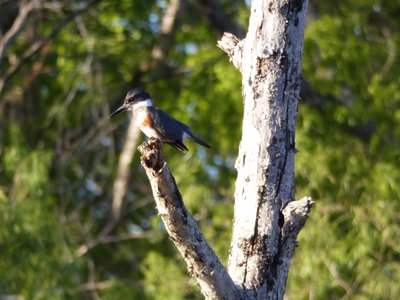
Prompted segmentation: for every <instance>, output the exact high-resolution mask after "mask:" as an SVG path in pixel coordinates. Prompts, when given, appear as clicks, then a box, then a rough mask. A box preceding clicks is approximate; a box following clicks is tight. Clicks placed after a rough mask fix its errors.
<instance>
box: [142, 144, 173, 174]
mask: <svg viewBox="0 0 400 300" xmlns="http://www.w3.org/2000/svg"><path fill="white" fill-rule="evenodd" d="M138 150H139V152H140V154H141V157H140V161H141V163H142V165H143V167H144V168H146V169H152V170H153V171H155V172H157V173H160V172H161V171H162V170H163V168H164V167H165V165H166V162H165V160H164V157H163V154H162V151H161V147H160V141H158V140H157V139H153V138H152V139H150V140H149V141H147V142H144V143H143V144H141V145H140V146H139V147H138Z"/></svg>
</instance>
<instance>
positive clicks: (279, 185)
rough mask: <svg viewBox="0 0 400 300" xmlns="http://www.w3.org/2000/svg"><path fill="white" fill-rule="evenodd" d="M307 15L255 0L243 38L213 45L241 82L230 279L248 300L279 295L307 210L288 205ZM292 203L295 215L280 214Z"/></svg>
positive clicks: (297, 6)
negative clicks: (226, 55)
mask: <svg viewBox="0 0 400 300" xmlns="http://www.w3.org/2000/svg"><path fill="white" fill-rule="evenodd" d="M306 11H307V0H304V1H302V0H296V1H284V0H277V1H267V0H254V1H252V6H251V17H250V22H249V31H248V33H247V35H246V38H245V39H244V40H242V41H239V40H238V39H237V38H236V37H234V36H232V35H225V36H224V37H223V38H222V40H221V41H220V42H219V43H218V45H219V47H220V48H222V49H223V50H224V51H225V52H227V53H228V55H229V56H230V59H231V61H232V63H233V64H234V66H235V67H237V68H238V69H239V70H240V71H241V73H242V76H243V80H242V88H243V96H244V117H243V130H242V132H243V135H242V140H241V143H240V148H239V155H238V158H237V161H236V168H237V170H238V177H237V181H236V191H235V216H234V218H235V221H234V229H233V237H232V243H231V254H230V258H229V274H230V275H231V276H232V278H233V280H234V281H235V283H236V284H238V285H240V286H241V287H243V288H245V289H246V290H247V291H248V292H249V293H250V294H251V295H250V296H251V297H252V298H253V297H254V298H258V299H281V298H282V297H283V293H284V290H285V283H286V279H287V275H288V270H289V265H290V264H289V262H290V258H291V256H292V254H293V250H294V246H293V245H294V243H295V240H296V237H297V233H298V232H299V231H300V229H301V227H302V226H303V225H304V222H305V219H306V218H307V213H308V211H309V209H310V206H311V205H312V201H311V200H310V199H306V200H303V201H299V202H291V201H293V200H294V155H295V152H296V149H295V129H296V114H297V105H298V100H299V89H300V83H301V58H302V51H303V35H304V26H305V19H306ZM292 203H295V205H296V206H299V207H298V209H295V210H293V211H292V213H290V214H288V213H284V212H285V210H284V208H285V207H292V205H293V204H292ZM289 205H290V206H289ZM295 219H296V220H297V219H299V220H298V221H296V222H294V220H295ZM287 224H291V225H290V226H289V225H287ZM288 226H289V228H292V230H291V231H292V234H288V232H286V230H287V227H288ZM293 233H296V234H293Z"/></svg>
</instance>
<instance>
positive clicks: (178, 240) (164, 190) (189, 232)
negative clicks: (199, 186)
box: [138, 139, 245, 299]
mask: <svg viewBox="0 0 400 300" xmlns="http://www.w3.org/2000/svg"><path fill="white" fill-rule="evenodd" d="M138 149H139V151H140V153H141V155H142V156H141V159H140V161H141V163H142V165H143V167H144V169H145V170H146V174H147V176H148V177H149V180H150V183H151V188H152V190H153V195H154V199H155V201H156V204H157V209H158V214H159V215H160V217H161V219H162V220H163V222H164V224H165V228H166V229H167V231H168V234H169V236H170V238H171V240H172V241H173V242H174V244H175V246H176V247H177V248H178V250H179V252H180V253H181V254H182V256H183V258H184V259H185V261H186V263H187V265H188V270H189V273H190V274H191V275H192V276H193V277H195V278H196V279H197V281H198V283H199V284H200V287H201V290H202V293H203V294H204V295H205V296H206V298H207V299H244V296H245V295H244V293H243V292H242V291H241V289H240V288H237V287H236V286H235V284H234V283H233V281H232V279H231V277H230V276H229V274H228V273H227V272H226V270H225V268H224V266H223V265H222V263H221V261H220V260H219V259H218V257H217V256H216V254H215V253H214V251H213V250H212V249H211V247H210V246H209V245H208V243H207V241H206V240H205V238H204V236H203V234H202V233H201V231H200V229H199V228H198V226H197V224H196V221H195V220H194V219H193V217H192V215H191V214H190V213H189V212H188V211H187V209H186V207H185V206H184V204H183V200H182V196H181V194H180V192H179V190H178V187H177V186H176V182H175V179H174V177H173V176H172V174H171V171H170V169H169V167H168V165H167V163H166V162H165V161H164V158H163V156H162V153H161V150H160V145H159V142H158V141H157V140H154V139H151V140H150V141H149V142H148V143H146V142H145V143H143V144H142V145H141V146H139V148H138Z"/></svg>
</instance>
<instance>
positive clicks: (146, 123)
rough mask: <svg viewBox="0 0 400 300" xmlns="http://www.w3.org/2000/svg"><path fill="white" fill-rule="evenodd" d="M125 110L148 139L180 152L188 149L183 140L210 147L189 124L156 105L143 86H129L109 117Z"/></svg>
mask: <svg viewBox="0 0 400 300" xmlns="http://www.w3.org/2000/svg"><path fill="white" fill-rule="evenodd" d="M127 110H128V111H132V113H133V117H134V119H135V122H136V124H137V125H138V126H139V128H140V130H141V131H142V132H143V133H144V134H145V135H146V136H147V137H149V138H150V139H151V138H155V139H158V140H159V141H161V142H162V143H167V144H169V145H171V146H172V147H174V148H175V149H177V150H179V151H180V152H182V153H186V152H187V151H189V149H188V148H187V147H186V145H185V144H184V143H183V142H184V141H185V140H192V141H194V142H196V143H197V144H199V145H202V146H204V147H206V148H210V145H209V144H207V143H206V142H205V141H203V140H202V139H200V138H199V137H197V136H195V135H194V134H193V133H192V131H191V130H190V127H189V126H187V125H186V124H184V123H182V122H180V121H178V120H177V119H175V118H173V117H172V116H170V115H169V114H168V113H166V112H165V111H163V110H161V109H159V108H158V107H156V106H155V105H154V102H153V99H152V98H151V97H150V94H149V93H148V92H146V90H144V89H143V88H131V89H130V90H129V91H128V93H127V94H126V97H125V100H124V104H122V105H121V106H120V107H119V108H117V109H116V110H115V111H114V112H113V113H111V114H110V116H109V118H111V117H114V116H115V115H117V114H119V113H121V112H123V111H127Z"/></svg>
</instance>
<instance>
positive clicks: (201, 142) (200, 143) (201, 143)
mask: <svg viewBox="0 0 400 300" xmlns="http://www.w3.org/2000/svg"><path fill="white" fill-rule="evenodd" d="M189 138H190V139H191V140H192V141H193V142H196V143H197V144H199V145H202V146H204V147H206V148H211V146H210V145H209V144H207V143H206V142H205V141H203V140H202V139H200V138H198V137H197V136H195V135H194V134H193V133H191V132H190V133H189Z"/></svg>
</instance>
